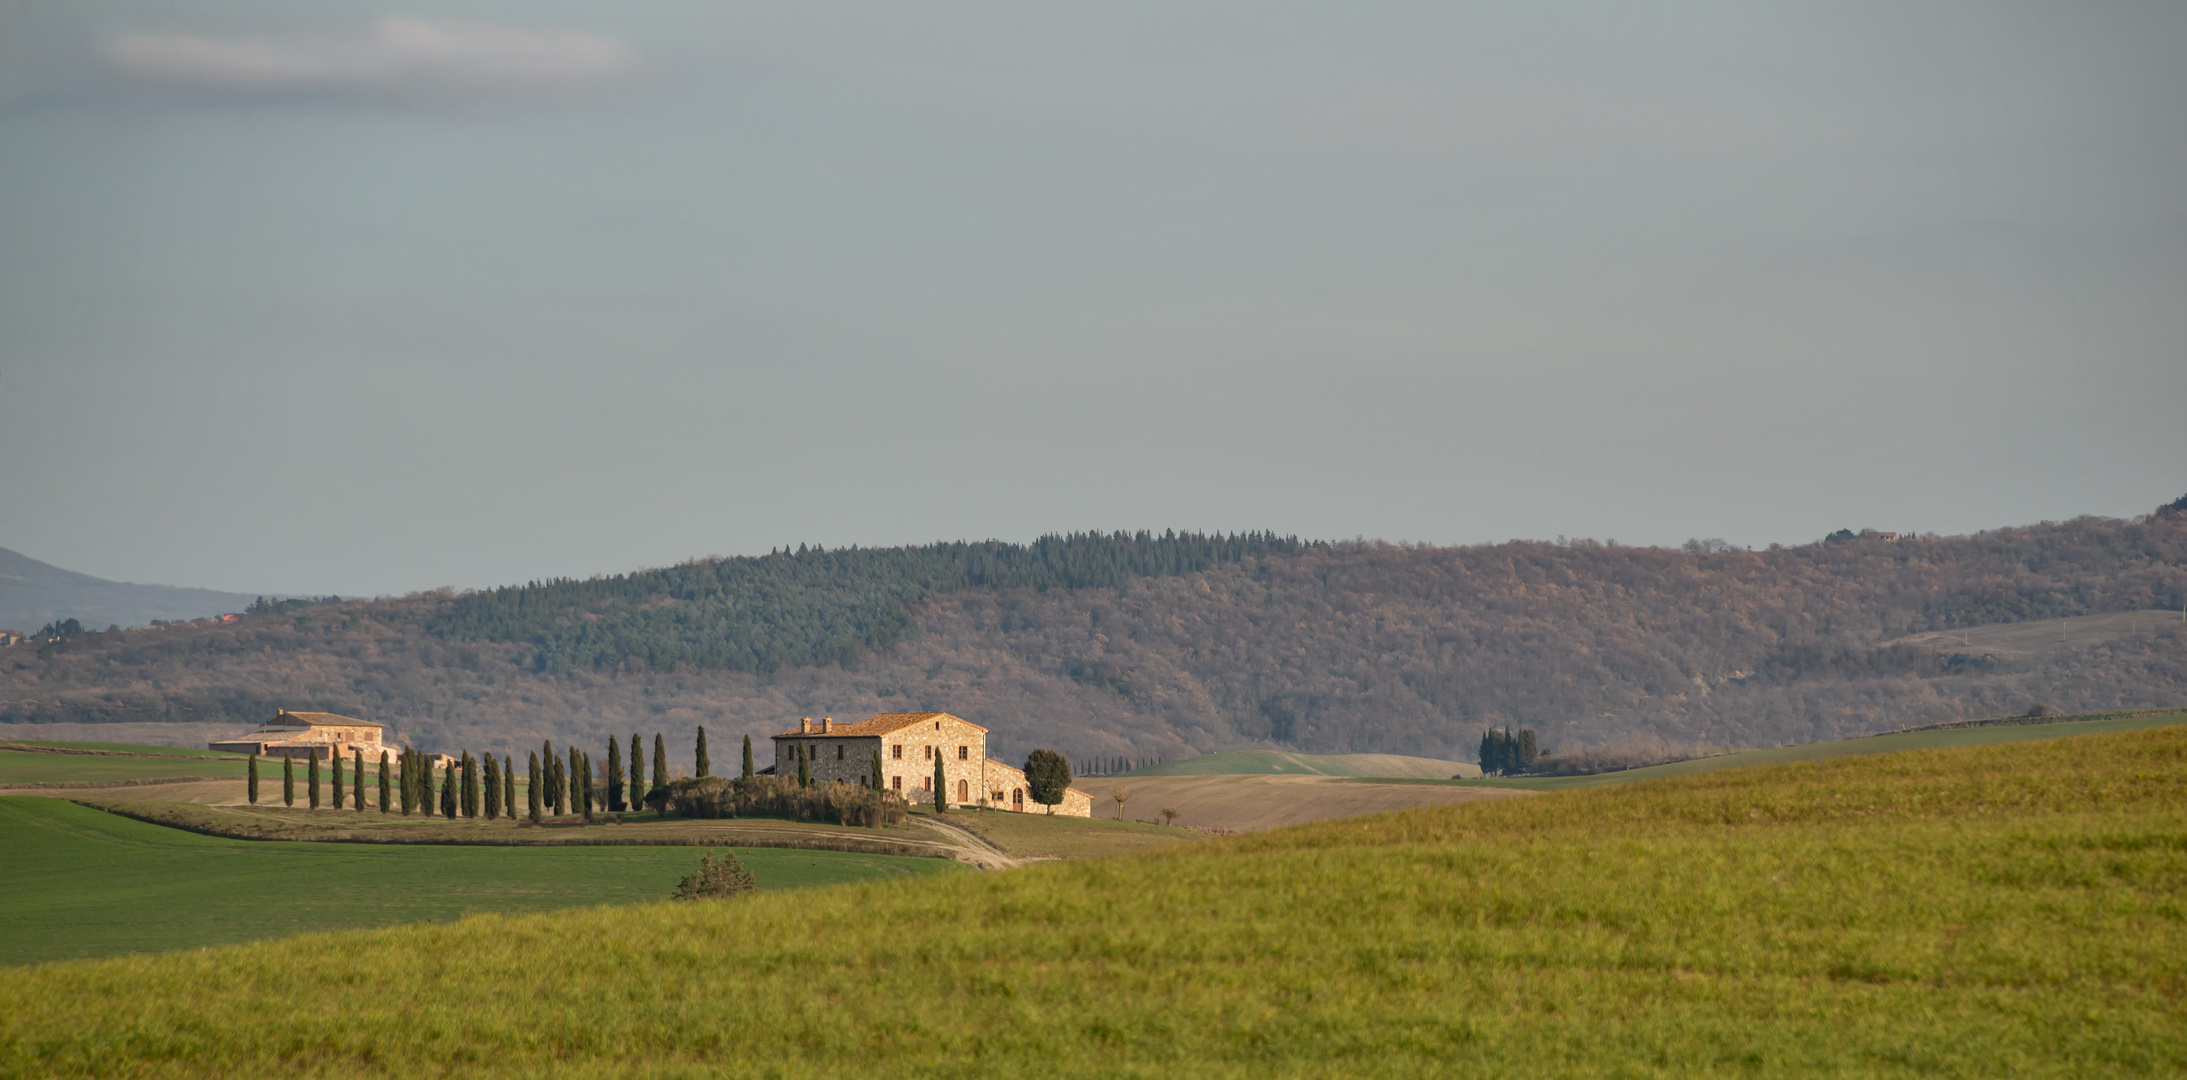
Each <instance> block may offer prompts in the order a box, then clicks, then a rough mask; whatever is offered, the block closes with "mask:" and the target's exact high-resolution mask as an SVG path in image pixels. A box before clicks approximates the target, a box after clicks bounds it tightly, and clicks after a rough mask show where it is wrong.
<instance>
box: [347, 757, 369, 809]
mask: <svg viewBox="0 0 2187 1080" xmlns="http://www.w3.org/2000/svg"><path fill="white" fill-rule="evenodd" d="M349 771H350V773H351V774H353V775H352V776H351V779H350V781H349V784H350V788H349V805H350V806H352V807H354V808H355V809H357V810H359V811H362V810H363V809H364V808H365V801H364V751H363V750H360V749H358V748H357V747H354V746H352V747H350V748H349Z"/></svg>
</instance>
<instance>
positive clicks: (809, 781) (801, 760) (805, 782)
mask: <svg viewBox="0 0 2187 1080" xmlns="http://www.w3.org/2000/svg"><path fill="white" fill-rule="evenodd" d="M797 786H798V787H801V788H805V787H811V786H813V770H812V765H811V764H810V763H809V762H808V760H807V758H806V757H805V748H804V747H802V746H800V747H798V748H797Z"/></svg>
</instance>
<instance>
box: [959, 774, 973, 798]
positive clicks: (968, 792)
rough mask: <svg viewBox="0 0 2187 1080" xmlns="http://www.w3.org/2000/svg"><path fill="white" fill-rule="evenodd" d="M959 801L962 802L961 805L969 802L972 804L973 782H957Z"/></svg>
mask: <svg viewBox="0 0 2187 1080" xmlns="http://www.w3.org/2000/svg"><path fill="white" fill-rule="evenodd" d="M957 801H958V802H961V803H968V802H971V801H972V782H971V781H969V780H959V781H957Z"/></svg>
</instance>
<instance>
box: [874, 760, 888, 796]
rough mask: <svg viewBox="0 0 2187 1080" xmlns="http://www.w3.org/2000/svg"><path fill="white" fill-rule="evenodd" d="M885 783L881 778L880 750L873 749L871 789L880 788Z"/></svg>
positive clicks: (877, 789) (876, 789)
mask: <svg viewBox="0 0 2187 1080" xmlns="http://www.w3.org/2000/svg"><path fill="white" fill-rule="evenodd" d="M885 783H887V781H885V780H883V779H881V752H880V751H879V750H875V751H874V752H873V790H875V791H879V790H881V786H882V785H883V784H885Z"/></svg>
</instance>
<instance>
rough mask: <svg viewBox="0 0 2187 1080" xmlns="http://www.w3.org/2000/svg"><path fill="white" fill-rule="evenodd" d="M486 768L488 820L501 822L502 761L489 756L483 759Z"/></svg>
mask: <svg viewBox="0 0 2187 1080" xmlns="http://www.w3.org/2000/svg"><path fill="white" fill-rule="evenodd" d="M482 763H483V764H484V765H485V766H486V771H485V773H484V774H483V775H484V776H485V779H486V820H488V821H499V820H501V759H500V758H497V757H495V756H493V755H492V754H488V755H486V756H485V758H484V759H482Z"/></svg>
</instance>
